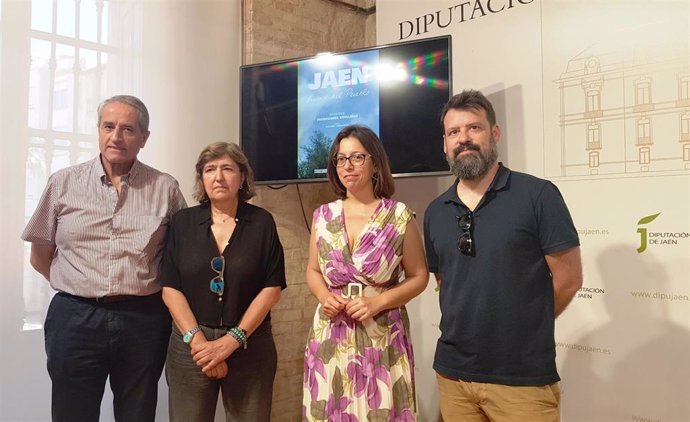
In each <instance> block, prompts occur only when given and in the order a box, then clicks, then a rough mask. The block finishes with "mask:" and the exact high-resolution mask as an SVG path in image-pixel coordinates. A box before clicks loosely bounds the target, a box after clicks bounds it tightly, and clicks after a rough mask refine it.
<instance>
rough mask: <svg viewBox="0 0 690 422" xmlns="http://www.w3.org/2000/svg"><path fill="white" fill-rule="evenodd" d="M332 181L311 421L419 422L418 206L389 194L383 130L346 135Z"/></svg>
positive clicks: (308, 393) (315, 267)
mask: <svg viewBox="0 0 690 422" xmlns="http://www.w3.org/2000/svg"><path fill="white" fill-rule="evenodd" d="M328 180H329V181H330V183H331V186H332V187H333V189H334V190H335V192H336V194H337V195H338V196H339V197H340V199H338V200H337V201H335V202H331V203H329V204H324V205H322V206H320V207H319V208H318V209H317V210H316V211H315V212H314V220H313V224H312V233H311V241H310V249H309V263H308V267H307V284H308V285H309V288H310V290H311V292H312V294H313V295H314V296H315V297H316V298H317V299H318V301H319V305H318V307H317V309H316V313H315V315H314V321H313V325H312V328H311V329H310V330H309V338H308V340H307V346H306V350H305V354H304V395H303V396H304V398H303V408H302V414H303V418H302V419H303V420H304V421H342V422H363V421H385V422H389V421H405V422H409V421H416V420H417V411H416V403H415V389H414V359H413V355H412V342H411V340H410V337H409V322H408V318H407V312H406V311H405V307H404V305H405V303H407V302H408V301H409V300H410V299H412V298H413V297H415V296H417V295H418V294H420V293H421V292H422V291H423V290H424V289H425V288H426V285H427V282H428V280H429V273H428V270H427V266H426V261H425V258H424V252H423V248H422V241H421V236H420V233H419V229H418V228H417V225H416V222H415V220H414V218H413V214H412V211H411V210H410V209H409V208H408V207H407V206H406V205H405V204H403V203H401V202H396V201H394V200H392V199H390V196H391V195H392V194H393V191H394V186H393V177H392V176H391V171H390V166H389V164H388V158H387V156H386V153H385V151H384V149H383V146H382V145H381V141H380V140H379V139H378V137H377V136H376V134H374V132H372V131H371V130H370V129H368V128H366V127H364V126H357V125H354V126H348V127H346V128H344V129H343V130H341V131H340V133H338V135H337V136H336V138H335V141H334V142H333V146H332V147H331V151H330V154H329V161H328Z"/></svg>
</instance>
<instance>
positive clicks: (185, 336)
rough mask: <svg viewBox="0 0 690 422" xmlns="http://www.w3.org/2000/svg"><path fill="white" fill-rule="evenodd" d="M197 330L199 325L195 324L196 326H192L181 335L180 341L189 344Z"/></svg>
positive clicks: (199, 328)
mask: <svg viewBox="0 0 690 422" xmlns="http://www.w3.org/2000/svg"><path fill="white" fill-rule="evenodd" d="M199 331H201V327H199V326H198V325H197V326H196V327H194V328H192V329H191V330H189V331H187V332H186V333H184V334H183V335H182V341H184V342H185V343H187V344H189V343H190V342H191V341H192V339H193V338H194V334H196V333H197V332H199Z"/></svg>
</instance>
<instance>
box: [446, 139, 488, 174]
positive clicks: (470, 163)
mask: <svg viewBox="0 0 690 422" xmlns="http://www.w3.org/2000/svg"><path fill="white" fill-rule="evenodd" d="M463 151H476V152H478V154H466V155H460V153H461V152H463ZM453 157H455V158H453ZM497 159H498V149H497V148H496V141H494V138H493V136H492V137H491V139H489V150H488V151H482V150H481V148H479V145H476V144H472V143H467V144H461V145H458V146H457V147H455V149H454V150H453V156H450V155H446V160H447V161H448V165H449V166H450V171H451V172H452V173H453V174H454V175H455V176H456V177H457V178H459V179H462V180H475V179H478V178H480V177H482V176H483V175H485V174H486V172H488V171H489V169H490V168H491V166H493V165H494V163H495V162H496V160H497Z"/></svg>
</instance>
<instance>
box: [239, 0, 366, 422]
mask: <svg viewBox="0 0 690 422" xmlns="http://www.w3.org/2000/svg"><path fill="white" fill-rule="evenodd" d="M374 4H375V0H342V1H340V0H244V1H243V2H242V8H243V9H242V15H243V34H244V40H243V61H244V63H245V64H253V63H260V62H267V61H274V60H281V59H287V58H293V57H304V56H309V55H313V54H315V53H318V52H322V51H344V50H353V49H358V48H364V47H368V46H371V45H374V43H375V33H373V32H374V31H375V15H374V14H373V11H374V9H373V6H374ZM300 198H301V199H300ZM333 199H335V196H334V195H333V193H332V191H331V188H330V186H329V185H328V184H327V183H305V184H301V185H293V184H291V185H287V186H285V187H283V188H281V189H272V188H271V187H267V186H259V187H258V189H257V196H256V197H255V198H254V199H253V200H252V202H253V203H255V204H257V205H259V206H261V207H263V208H266V209H267V210H269V211H270V212H271V213H272V214H273V216H274V218H275V219H276V223H277V225H278V232H279V234H280V238H281V241H282V243H283V248H284V250H285V258H286V259H285V264H286V272H287V284H288V288H287V289H286V290H284V291H283V295H282V298H281V300H280V302H279V303H278V304H277V305H276V307H275V308H274V310H273V312H272V321H273V334H274V337H275V340H276V347H277V349H278V372H277V374H276V380H275V384H274V393H273V410H272V415H273V416H272V418H271V419H272V421H280V422H283V421H286V422H287V421H290V422H293V421H299V420H300V418H301V416H300V415H301V410H302V375H303V355H304V346H305V344H306V338H307V333H308V331H309V327H310V325H311V320H312V318H313V316H314V309H315V307H316V304H317V301H316V299H315V298H314V297H313V296H312V295H311V293H310V292H309V288H308V287H307V285H306V281H305V272H306V266H307V259H308V252H309V228H308V225H311V218H312V213H313V211H314V209H315V208H316V207H317V206H318V205H320V204H322V203H325V202H329V201H332V200H333ZM305 220H306V221H305Z"/></svg>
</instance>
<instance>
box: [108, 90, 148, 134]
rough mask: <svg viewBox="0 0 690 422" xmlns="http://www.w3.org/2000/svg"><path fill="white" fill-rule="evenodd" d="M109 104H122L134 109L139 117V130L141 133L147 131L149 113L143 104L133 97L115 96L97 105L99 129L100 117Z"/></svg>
mask: <svg viewBox="0 0 690 422" xmlns="http://www.w3.org/2000/svg"><path fill="white" fill-rule="evenodd" d="M110 103H124V104H127V105H129V106H132V107H134V108H135V109H136V110H137V112H138V115H139V119H138V123H139V129H141V130H142V132H148V131H149V111H148V109H147V108H146V106H145V105H144V102H143V101H141V100H140V99H139V98H137V97H135V96H133V95H115V96H113V97H110V98H108V99H107V100H105V101H103V102H102V103H100V104H99V105H98V127H101V115H102V114H103V108H104V107H105V106H106V105H107V104H110Z"/></svg>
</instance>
